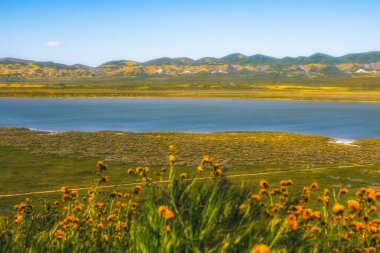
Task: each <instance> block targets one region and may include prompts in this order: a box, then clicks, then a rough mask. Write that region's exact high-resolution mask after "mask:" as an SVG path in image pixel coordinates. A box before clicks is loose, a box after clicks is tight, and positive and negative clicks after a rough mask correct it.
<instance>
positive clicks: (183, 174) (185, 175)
mask: <svg viewBox="0 0 380 253" xmlns="http://www.w3.org/2000/svg"><path fill="white" fill-rule="evenodd" d="M187 177H188V175H187V174H186V173H181V174H180V175H179V178H180V179H181V180H182V181H183V180H185V179H186V178H187Z"/></svg>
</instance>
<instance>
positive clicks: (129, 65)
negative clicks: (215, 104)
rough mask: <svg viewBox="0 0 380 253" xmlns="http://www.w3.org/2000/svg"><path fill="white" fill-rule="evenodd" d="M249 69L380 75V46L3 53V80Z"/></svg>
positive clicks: (283, 73) (0, 71) (247, 72)
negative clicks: (263, 51) (123, 54)
mask: <svg viewBox="0 0 380 253" xmlns="http://www.w3.org/2000/svg"><path fill="white" fill-rule="evenodd" d="M236 73H240V74H245V75H268V76H271V75H272V76H274V75H276V76H280V77H294V76H301V77H302V76H305V77H310V78H313V77H321V76H322V77H323V76H335V75H346V76H347V75H369V76H380V52H368V53H357V54H347V55H344V56H340V57H334V56H330V55H326V54H322V53H316V54H313V55H311V56H309V57H304V56H299V57H284V58H275V57H270V56H266V55H260V54H257V55H252V56H246V55H243V54H239V53H235V54H230V55H227V56H224V57H222V58H214V57H204V58H201V59H198V60H193V59H190V58H186V57H181V58H169V57H163V58H159V59H154V60H150V61H147V62H136V61H128V60H118V61H110V62H106V63H104V64H101V65H100V66H98V67H89V66H85V65H81V64H75V65H65V64H60V63H54V62H37V61H31V60H21V59H14V58H3V59H0V80H2V81H15V80H39V79H49V80H50V79H54V80H65V79H70V80H72V79H100V78H129V77H139V76H181V75H197V74H212V75H215V74H224V75H227V74H236Z"/></svg>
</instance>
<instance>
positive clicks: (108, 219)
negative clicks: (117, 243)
mask: <svg viewBox="0 0 380 253" xmlns="http://www.w3.org/2000/svg"><path fill="white" fill-rule="evenodd" d="M115 218H116V215H115V214H110V215H108V217H107V221H111V220H114V219H115Z"/></svg>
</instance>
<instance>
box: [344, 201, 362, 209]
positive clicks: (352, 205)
mask: <svg viewBox="0 0 380 253" xmlns="http://www.w3.org/2000/svg"><path fill="white" fill-rule="evenodd" d="M347 205H348V207H349V208H351V209H352V210H355V211H359V210H360V204H359V202H357V201H356V200H348V201H347Z"/></svg>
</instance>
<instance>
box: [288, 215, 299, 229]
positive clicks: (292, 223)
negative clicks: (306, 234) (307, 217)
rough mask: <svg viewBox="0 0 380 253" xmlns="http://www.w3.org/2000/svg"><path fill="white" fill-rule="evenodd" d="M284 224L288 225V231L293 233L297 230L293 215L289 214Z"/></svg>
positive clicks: (295, 219) (295, 218)
mask: <svg viewBox="0 0 380 253" xmlns="http://www.w3.org/2000/svg"><path fill="white" fill-rule="evenodd" d="M286 223H287V224H288V226H289V230H290V231H295V230H297V229H298V223H297V217H296V216H295V215H294V214H290V215H289V216H288V220H287V222H286Z"/></svg>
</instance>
